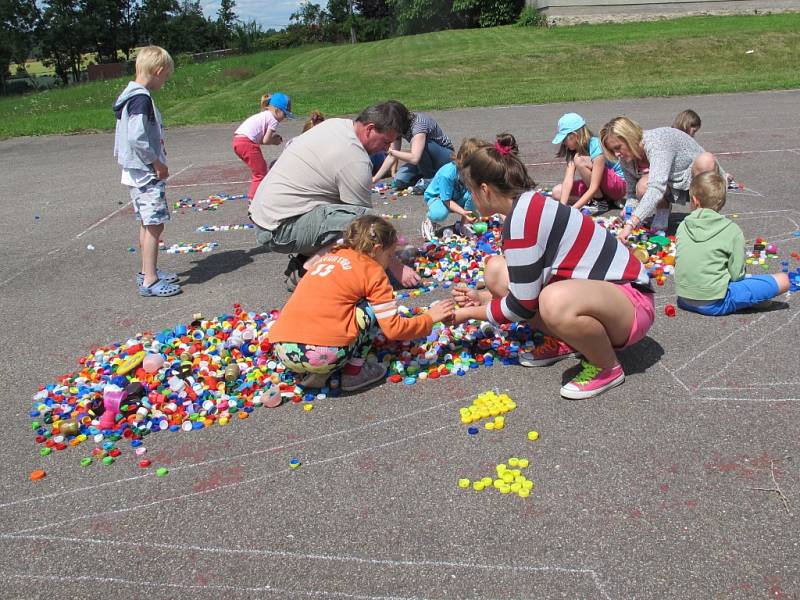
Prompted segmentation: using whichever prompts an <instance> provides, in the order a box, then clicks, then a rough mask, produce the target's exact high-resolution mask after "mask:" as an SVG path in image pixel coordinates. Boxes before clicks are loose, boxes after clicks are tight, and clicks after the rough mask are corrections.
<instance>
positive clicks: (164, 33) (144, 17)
mask: <svg viewBox="0 0 800 600" xmlns="http://www.w3.org/2000/svg"><path fill="white" fill-rule="evenodd" d="M177 12H178V2H177V0H144V1H143V3H142V7H141V8H140V9H139V14H138V19H137V24H136V25H137V27H136V28H137V30H138V33H139V35H138V37H139V41H140V42H144V43H147V44H156V45H159V46H166V45H167V38H168V36H169V29H170V19H171V17H172V16H173V15H174V14H175V13H177Z"/></svg>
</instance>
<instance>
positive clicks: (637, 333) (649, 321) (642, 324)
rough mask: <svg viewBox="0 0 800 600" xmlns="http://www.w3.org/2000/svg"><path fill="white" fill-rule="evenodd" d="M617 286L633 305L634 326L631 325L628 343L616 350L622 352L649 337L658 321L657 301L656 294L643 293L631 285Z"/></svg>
mask: <svg viewBox="0 0 800 600" xmlns="http://www.w3.org/2000/svg"><path fill="white" fill-rule="evenodd" d="M616 285H618V286H619V289H620V290H622V293H623V294H625V295H626V296H627V297H628V300H630V301H631V304H632V305H633V325H631V333H630V335H629V336H628V341H626V342H625V344H624V345H622V346H619V347H617V348H615V349H616V350H622V349H623V348H627V347H628V346H632V345H633V344H635V343H636V342H638V341H640V340H641V339H643V338H644V336H645V335H647V332H648V331H649V330H650V328H651V327H652V326H653V322H654V321H655V320H656V306H655V304H656V299H655V294H649V293H647V292H642V291H640V290H639V289H637V288H635V287H633V286H632V285H631V284H630V283H618V284H616Z"/></svg>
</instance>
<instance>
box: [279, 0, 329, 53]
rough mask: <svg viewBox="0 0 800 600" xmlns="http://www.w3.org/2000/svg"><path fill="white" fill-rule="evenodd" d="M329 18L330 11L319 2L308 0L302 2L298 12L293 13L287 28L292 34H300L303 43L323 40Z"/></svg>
mask: <svg viewBox="0 0 800 600" xmlns="http://www.w3.org/2000/svg"><path fill="white" fill-rule="evenodd" d="M328 20H329V15H328V13H327V12H325V11H324V10H322V7H320V5H319V4H313V3H311V2H309V1H308V0H306V1H305V2H301V3H300V6H299V7H298V10H297V12H295V13H292V14H291V16H290V17H289V26H288V27H287V28H286V30H287V32H289V33H290V34H294V35H298V36H299V37H300V38H301V41H302V42H303V43H310V42H321V41H323V40H324V37H325V36H324V33H325V25H326V24H327V22H328Z"/></svg>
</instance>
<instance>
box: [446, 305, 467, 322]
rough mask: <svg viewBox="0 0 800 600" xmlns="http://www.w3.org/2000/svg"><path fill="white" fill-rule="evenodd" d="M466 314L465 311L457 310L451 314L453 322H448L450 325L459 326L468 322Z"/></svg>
mask: <svg viewBox="0 0 800 600" xmlns="http://www.w3.org/2000/svg"><path fill="white" fill-rule="evenodd" d="M466 313H467V311H465V310H464V309H463V308H457V309H456V311H455V313H454V314H453V320H452V321H451V322H450V325H461V323H464V322H466V321H469V316H467V314H466Z"/></svg>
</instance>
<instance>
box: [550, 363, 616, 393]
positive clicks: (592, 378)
mask: <svg viewBox="0 0 800 600" xmlns="http://www.w3.org/2000/svg"><path fill="white" fill-rule="evenodd" d="M623 381H625V372H624V371H623V370H622V365H620V364H619V363H617V364H616V365H614V366H613V367H610V368H608V369H600V368H599V367H595V366H594V365H593V364H592V363H588V362H586V361H585V360H582V361H581V372H580V373H578V374H577V375H576V376H575V378H574V379H573V380H572V381H570V382H569V383H567V384H565V385H563V386H561V395H562V396H563V397H564V398H569V399H570V400H583V399H584V398H593V397H594V396H598V395H600V394H602V393H603V392H605V391H606V390H610V389H611V388H613V387H616V386H618V385H620V384H621V383H622V382H623Z"/></svg>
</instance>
